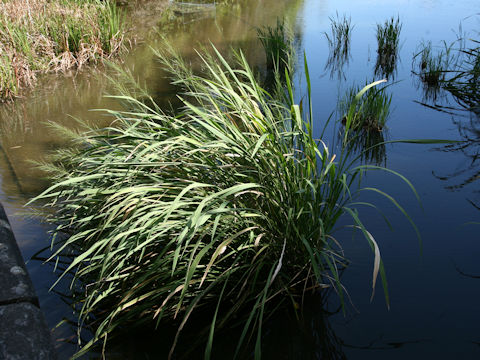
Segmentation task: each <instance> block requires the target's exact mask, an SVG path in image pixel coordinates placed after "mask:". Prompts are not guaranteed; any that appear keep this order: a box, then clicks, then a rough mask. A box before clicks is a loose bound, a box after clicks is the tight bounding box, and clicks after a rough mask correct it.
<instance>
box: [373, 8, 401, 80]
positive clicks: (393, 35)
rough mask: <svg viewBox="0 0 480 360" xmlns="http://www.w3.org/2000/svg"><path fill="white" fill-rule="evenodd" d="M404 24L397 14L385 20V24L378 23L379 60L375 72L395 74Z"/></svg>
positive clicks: (378, 73)
mask: <svg viewBox="0 0 480 360" xmlns="http://www.w3.org/2000/svg"><path fill="white" fill-rule="evenodd" d="M401 30H402V24H401V23H400V18H399V17H398V16H397V18H396V19H395V17H392V18H391V19H389V20H387V21H385V23H384V24H377V61H376V63H375V74H376V75H381V76H385V77H386V78H389V77H390V76H392V75H394V73H395V70H396V67H397V60H398V50H399V48H400V32H401Z"/></svg>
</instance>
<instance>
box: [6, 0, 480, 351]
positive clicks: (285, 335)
mask: <svg viewBox="0 0 480 360" xmlns="http://www.w3.org/2000/svg"><path fill="white" fill-rule="evenodd" d="M164 8H165V2H161V1H139V2H138V3H136V6H135V7H134V8H129V10H128V11H129V12H130V15H129V18H131V19H132V28H133V29H134V30H133V31H134V32H135V33H136V34H137V38H138V41H137V43H136V44H134V45H133V49H132V51H131V52H130V54H129V55H127V56H125V57H124V59H123V62H122V64H121V66H122V67H123V68H126V69H130V70H131V71H132V72H133V74H134V76H135V77H137V78H138V79H139V81H140V83H145V84H146V86H147V88H148V89H149V90H150V92H151V93H152V94H153V95H154V97H155V98H157V99H159V101H161V102H162V103H165V102H167V101H168V100H171V99H172V98H173V97H174V89H173V88H172V87H171V86H170V85H169V84H168V81H167V80H166V79H165V78H164V75H163V73H162V71H161V69H159V66H158V64H157V63H156V62H155V61H154V58H153V55H152V53H151V51H150V49H149V46H155V47H157V46H162V43H163V42H164V41H165V40H164V39H163V38H162V36H165V37H166V39H168V40H169V41H172V42H173V44H174V45H175V47H176V48H177V49H178V50H179V51H181V52H182V53H183V55H184V56H186V57H190V56H193V55H194V51H193V49H194V48H195V47H198V44H199V43H200V44H208V42H209V41H211V42H213V43H214V44H215V46H216V47H217V48H218V49H220V51H222V52H228V49H229V47H230V46H235V47H241V48H242V49H243V50H244V52H245V53H246V54H247V57H248V59H249V60H250V62H251V63H252V64H253V66H255V65H261V64H263V62H264V56H263V52H262V50H261V49H260V44H259V43H258V41H257V39H256V31H255V26H259V25H273V24H274V23H275V22H276V18H277V16H281V17H286V18H287V19H289V20H290V22H291V23H292V24H294V28H295V35H296V40H297V42H296V46H297V51H298V54H299V58H300V60H299V61H298V64H299V65H298V71H297V74H302V72H303V71H302V59H301V56H302V54H303V50H305V51H306V54H307V58H308V61H309V68H310V74H311V79H312V89H313V95H314V107H315V119H318V120H316V121H317V123H316V124H315V126H316V131H317V132H320V131H321V129H322V127H323V124H324V121H325V119H326V118H328V117H329V116H330V115H331V114H332V113H333V112H334V111H335V104H336V103H337V101H338V99H339V98H341V97H342V94H343V93H344V91H345V90H346V89H348V87H349V86H351V85H352V84H353V83H356V84H364V83H365V81H371V80H373V79H378V76H376V75H375V71H374V69H375V61H376V41H375V29H376V23H381V22H384V21H385V20H386V19H388V18H390V17H391V16H396V15H399V16H400V19H401V21H402V24H403V27H402V32H401V48H400V52H399V61H398V63H397V70H396V73H395V76H394V79H393V80H392V79H390V83H391V86H390V88H389V89H390V91H391V92H392V95H393V98H392V115H391V117H390V118H389V120H388V123H387V127H388V130H387V131H386V133H385V137H386V139H392V140H395V139H402V138H403V139H405V138H447V139H453V140H455V139H458V140H462V139H465V138H468V140H469V141H468V143H467V144H468V146H467V147H465V148H444V147H442V146H416V145H406V144H396V145H391V146H387V147H386V148H385V151H384V153H383V154H381V156H382V163H384V164H386V166H387V167H388V168H390V169H392V170H395V171H398V172H400V173H402V174H404V175H405V176H407V177H408V178H409V179H410V180H411V181H412V183H413V184H414V186H415V187H416V189H417V191H418V193H419V195H420V197H421V199H422V206H420V205H419V204H418V202H417V201H416V199H415V196H414V195H413V194H412V192H411V191H410V190H409V189H408V187H407V186H405V184H404V183H403V182H402V181H400V180H399V179H398V178H395V177H392V176H390V175H388V174H383V173H374V174H371V175H369V176H367V178H366V183H365V184H366V185H367V186H375V187H378V188H380V189H382V190H385V191H387V192H388V193H390V194H391V195H392V196H394V197H395V198H396V199H397V200H398V201H399V202H401V204H402V205H403V206H404V207H405V209H406V210H407V211H408V212H409V214H410V215H411V217H412V218H413V219H414V220H415V222H416V223H417V225H418V227H419V230H420V232H421V234H422V243H421V246H420V244H419V241H418V240H417V239H416V237H415V232H414V231H413V230H412V228H411V226H410V224H409V223H408V221H406V220H405V218H404V217H403V215H401V213H400V212H399V211H398V210H396V209H395V207H394V206H393V205H392V204H391V203H390V202H388V201H384V200H382V198H381V197H378V196H376V195H374V194H370V195H369V194H368V193H366V194H365V195H364V198H363V199H362V200H365V201H372V202H375V204H378V205H379V207H380V208H381V209H382V211H383V213H384V214H385V215H386V216H387V217H388V218H389V219H390V220H391V225H392V227H393V231H392V230H391V229H390V227H389V226H388V225H387V224H386V223H385V222H384V221H383V218H382V216H381V215H379V214H378V213H377V212H376V211H374V210H371V209H362V212H361V215H362V219H363V220H364V222H365V224H366V225H367V227H368V228H369V229H370V230H371V232H372V234H373V236H375V238H376V239H377V241H378V242H379V245H380V248H381V251H382V255H383V259H384V263H385V267H386V269H387V276H388V279H389V287H390V302H391V309H390V310H388V309H387V306H386V305H385V301H384V298H383V296H382V290H381V288H380V287H379V286H378V285H377V287H378V288H377V294H376V296H375V297H374V300H373V302H370V295H371V271H372V256H371V252H370V249H369V247H368V246H367V245H366V244H365V242H364V241H363V240H362V239H361V238H360V237H358V236H357V237H355V238H352V237H351V235H350V234H349V233H348V232H343V231H339V232H338V233H336V234H335V236H336V237H337V239H338V240H339V241H341V242H342V244H343V246H344V250H345V255H346V257H347V258H349V259H351V264H350V266H349V268H348V269H347V271H345V273H344V275H343V278H342V280H343V282H344V284H345V286H346V288H347V289H348V291H349V295H350V298H351V299H352V303H351V304H348V305H347V307H346V314H345V315H344V314H342V313H341V312H340V313H338V312H337V310H338V302H336V301H335V299H336V298H337V297H336V296H335V294H333V296H331V297H329V298H328V299H327V300H328V301H327V304H325V302H326V300H325V299H322V300H320V299H315V298H312V299H309V300H308V301H307V303H306V305H307V306H306V310H305V314H304V318H303V320H304V321H303V322H302V323H301V325H300V326H299V325H298V322H297V320H296V319H294V318H292V319H289V318H281V319H274V320H273V321H272V323H271V324H270V325H269V327H268V331H267V333H268V334H267V336H266V338H265V357H266V358H272V359H317V358H326V359H336V358H349V359H363V358H369V359H372V358H373V359H385V358H388V359H405V358H419V357H420V356H421V357H423V358H438V359H450V358H453V357H455V356H456V357H458V358H462V359H475V358H479V357H480V346H479V345H478V344H479V343H480V331H479V328H478V324H479V323H480V312H479V311H478V304H479V303H480V282H479V281H480V280H478V279H476V278H475V277H472V276H467V275H468V274H473V275H480V266H479V264H478V258H479V256H480V245H479V244H480V243H479V241H478V240H479V238H478V235H477V234H478V226H479V225H476V226H477V227H475V225H466V223H468V222H471V221H478V218H479V215H480V213H479V212H478V209H477V208H476V207H475V206H473V205H472V203H473V204H477V205H478V204H479V203H480V198H479V195H478V181H476V179H477V178H478V167H477V162H478V161H477V157H478V148H479V147H478V144H479V143H480V136H478V133H479V132H478V129H479V128H480V125H479V124H480V120H479V118H478V116H476V115H475V114H472V113H469V112H465V111H460V112H454V113H453V114H447V113H442V112H438V111H435V110H432V109H431V108H429V107H426V106H423V105H421V104H420V103H421V102H424V97H425V96H424V94H423V93H422V89H421V87H420V86H419V84H418V79H416V78H415V76H414V75H412V73H411V70H412V56H413V54H414V53H415V52H416V51H418V46H419V44H420V43H421V42H422V41H429V40H430V41H432V42H433V43H434V44H439V43H440V41H442V40H446V41H451V40H453V39H455V33H454V31H453V30H454V29H458V25H459V23H460V21H462V22H463V29H464V30H468V31H470V30H475V29H477V30H478V23H479V22H478V20H477V17H472V15H474V14H476V13H478V4H477V1H472V0H462V1H447V0H423V1H413V0H388V1H377V0H362V1H354V2H353V1H351V0H337V1H328V0H304V1H300V0H298V1H286V0H276V1H274V0H263V1H259V0H243V1H238V2H231V3H229V4H227V5H226V6H217V8H216V11H204V12H201V13H196V14H190V15H184V16H179V17H177V18H176V20H174V21H173V20H172V21H166V22H160V19H161V18H162V16H165V15H162V14H165V13H163V12H162V10H163V9H164ZM337 11H338V13H339V14H346V15H347V16H351V18H352V24H354V26H355V27H354V31H353V35H352V40H351V41H352V42H351V44H352V47H351V59H350V61H349V62H348V64H346V65H345V67H344V69H343V70H344V74H343V75H344V76H340V77H338V76H336V75H335V76H333V77H331V76H330V69H328V67H326V62H327V57H328V46H327V42H326V40H325V38H324V35H323V32H325V31H329V30H330V21H329V17H335V13H336V12H337ZM176 14H178V11H177V12H176ZM171 15H172V16H173V15H175V14H171ZM108 72H109V70H108V69H106V68H105V67H102V66H98V67H97V68H85V69H83V70H81V71H79V72H76V73H72V74H68V75H67V76H64V75H48V76H45V77H44V78H43V79H41V82H40V85H39V87H38V88H37V89H36V90H34V91H32V92H31V93H30V94H28V96H27V97H26V98H25V99H20V100H18V101H16V102H15V103H13V104H9V105H3V106H1V107H0V138H1V146H2V148H1V149H0V177H1V186H0V190H1V191H0V201H1V202H2V203H3V204H4V205H5V207H6V210H7V212H8V214H9V216H10V219H11V221H12V225H13V228H14V231H15V234H16V236H17V239H18V241H19V244H20V246H21V248H22V251H23V254H24V257H25V259H29V258H30V257H31V256H32V255H33V254H34V253H35V252H36V251H38V250H39V249H41V248H42V247H44V246H46V245H48V236H47V231H48V226H47V225H46V224H43V223H42V222H41V221H39V220H32V219H28V218H24V217H21V216H17V215H15V214H16V213H17V212H19V211H21V210H22V209H23V205H24V204H25V202H26V201H27V200H28V199H29V198H30V197H31V196H34V195H35V194H37V193H38V192H39V191H41V190H42V189H43V188H44V187H45V186H46V185H47V183H46V182H45V181H43V180H42V179H41V177H42V173H41V172H39V171H38V170H36V169H35V167H34V166H33V165H32V164H31V162H32V161H41V160H42V159H43V158H44V157H45V156H46V154H47V153H48V152H50V151H51V150H53V149H56V148H59V147H62V146H64V145H65V144H66V136H65V135H61V134H59V133H58V131H54V130H52V126H51V125H48V124H46V123H47V122H53V123H56V124H61V125H64V126H66V127H69V128H71V129H76V128H78V122H76V121H74V120H73V118H79V119H82V120H83V121H85V122H87V123H89V124H90V125H94V126H98V127H102V126H106V125H108V124H109V121H110V119H109V118H107V117H105V116H103V115H101V114H99V113H97V112H91V111H90V109H98V108H107V107H108V108H112V107H114V108H115V107H118V104H116V102H115V101H114V100H112V99H108V98H104V97H103V94H105V93H114V92H115V90H114V89H113V88H112V87H111V86H110V85H109V84H108V82H107V81H106V80H105V77H104V76H103V75H104V74H105V73H108ZM297 83H298V84H299V88H301V87H302V86H303V85H304V81H302V80H301V77H300V76H299V77H298V79H297ZM437 102H439V103H441V104H443V105H447V106H451V105H452V104H454V100H453V99H451V98H448V96H447V97H446V98H443V99H441V100H438V101H437ZM427 105H430V106H432V105H435V104H431V103H430V104H427ZM334 117H335V115H334ZM330 130H332V131H333V130H334V126H333V125H332V127H331V128H330ZM335 138H336V134H335V133H334V132H332V133H331V134H329V135H328V136H327V138H326V139H325V141H327V142H328V143H333V142H334V140H335ZM23 210H24V209H23ZM28 210H32V209H31V208H27V211H28ZM27 266H28V268H29V271H30V273H31V275H32V278H33V281H34V284H35V286H36V289H37V291H38V293H39V296H40V302H41V305H42V308H43V309H44V311H45V312H46V314H47V319H48V322H49V324H50V326H51V327H52V328H53V327H54V326H55V325H56V324H57V323H58V322H59V321H60V320H61V319H63V318H71V316H70V314H71V310H70V309H69V307H68V306H67V305H66V304H64V303H63V301H62V298H61V297H60V296H58V295H57V294H55V293H53V292H48V288H49V287H50V285H51V284H52V283H53V281H54V280H55V279H56V276H55V275H54V274H52V269H51V268H50V267H48V266H42V265H41V263H40V262H39V261H30V262H29V263H28V264H27ZM465 274H467V275H465ZM325 306H327V307H328V308H329V310H331V312H332V313H333V314H328V313H325V312H323V311H321V310H322V308H323V307H325ZM54 336H55V338H56V339H58V340H64V339H69V338H74V331H73V327H70V326H68V325H62V326H60V327H59V328H58V329H57V330H55V331H54ZM155 341H157V340H155ZM225 342H228V339H226V341H224V342H222V341H219V344H218V346H220V347H222V346H225V344H224V343H225ZM58 344H59V349H60V353H61V357H67V356H68V354H69V353H71V351H72V348H73V346H68V345H66V344H65V341H59V342H58ZM143 345H145V344H143ZM143 345H137V347H135V345H132V346H130V348H128V349H126V350H125V352H124V353H120V355H119V356H118V358H127V359H136V358H140V357H139V356H140V355H139V351H138V346H143ZM156 358H162V357H158V356H157V357H156ZM220 358H222V357H221V356H220Z"/></svg>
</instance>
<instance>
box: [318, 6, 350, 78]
mask: <svg viewBox="0 0 480 360" xmlns="http://www.w3.org/2000/svg"><path fill="white" fill-rule="evenodd" d="M329 19H330V34H328V33H326V32H325V33H324V35H325V38H326V39H327V42H328V49H329V53H328V59H327V64H326V66H325V67H326V68H329V69H330V76H331V77H333V76H334V74H337V75H338V77H339V78H342V77H344V74H343V67H344V66H345V65H346V64H348V62H349V60H350V40H351V37H352V31H353V28H354V25H352V21H351V18H350V17H348V18H347V16H346V15H343V17H340V16H339V15H338V13H337V16H336V18H333V17H331V18H329Z"/></svg>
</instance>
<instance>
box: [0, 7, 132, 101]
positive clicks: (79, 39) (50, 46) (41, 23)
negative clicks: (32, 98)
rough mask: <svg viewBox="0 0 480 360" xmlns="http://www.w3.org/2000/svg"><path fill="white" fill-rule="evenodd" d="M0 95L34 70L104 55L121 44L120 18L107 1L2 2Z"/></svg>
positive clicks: (31, 80) (16, 90) (30, 79)
mask: <svg viewBox="0 0 480 360" xmlns="http://www.w3.org/2000/svg"><path fill="white" fill-rule="evenodd" d="M0 19H1V21H0V99H4V100H5V99H10V98H12V97H15V96H18V95H19V94H20V91H21V90H22V89H23V88H27V87H29V86H32V85H33V84H35V82H36V78H37V75H38V74H39V73H42V72H47V71H65V70H67V69H70V68H73V67H81V66H83V65H84V64H86V63H89V62H95V61H98V60H99V59H102V58H108V57H110V56H111V55H112V54H115V53H117V52H118V51H119V50H120V49H122V47H123V42H124V37H123V36H124V21H123V17H122V14H121V13H120V11H119V9H118V8H117V6H116V4H115V2H114V1H111V0H105V1H100V0H6V1H5V0H4V1H2V2H0Z"/></svg>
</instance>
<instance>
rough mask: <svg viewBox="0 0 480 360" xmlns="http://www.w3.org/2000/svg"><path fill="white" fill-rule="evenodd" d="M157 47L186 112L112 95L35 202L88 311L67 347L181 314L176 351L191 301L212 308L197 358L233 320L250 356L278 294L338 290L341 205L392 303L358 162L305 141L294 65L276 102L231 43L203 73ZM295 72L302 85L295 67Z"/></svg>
mask: <svg viewBox="0 0 480 360" xmlns="http://www.w3.org/2000/svg"><path fill="white" fill-rule="evenodd" d="M157 55H158V56H159V58H160V59H161V61H162V63H163V65H164V66H165V68H166V69H167V71H169V72H170V73H171V75H172V77H173V81H174V83H176V84H177V85H178V86H180V87H181V88H182V89H183V93H182V94H181V95H180V98H181V101H182V104H183V110H182V111H180V112H178V113H177V114H176V115H174V116H172V115H168V114H165V113H164V112H162V110H161V109H160V108H158V106H156V104H155V102H154V101H153V100H151V99H150V100H148V99H147V101H140V100H137V99H135V98H133V97H129V96H126V95H122V96H121V97H120V98H119V100H121V101H123V102H125V103H126V105H127V109H126V110H125V111H112V110H107V112H108V113H109V114H110V115H112V116H113V117H114V118H115V125H116V126H115V127H112V128H108V129H105V130H101V131H98V130H96V131H94V130H92V131H90V132H87V133H86V134H82V135H79V136H77V138H76V142H75V145H76V146H75V147H74V148H73V149H72V150H69V151H67V152H65V151H64V152H63V153H61V154H60V156H59V157H58V159H60V161H59V163H58V164H57V165H58V167H57V171H56V173H54V185H52V186H51V187H50V188H49V189H48V190H46V191H45V192H44V193H42V194H41V195H39V196H38V197H37V198H36V199H35V200H36V201H38V200H47V201H48V202H49V205H50V206H52V207H56V208H57V211H56V212H54V213H53V214H52V216H51V218H50V221H52V222H54V223H56V224H57V228H56V230H55V233H54V236H53V239H52V245H53V246H54V249H55V253H54V255H53V256H52V259H55V258H56V257H58V256H62V255H63V254H69V252H71V251H74V253H75V259H74V260H73V262H72V263H71V264H70V265H69V266H68V268H67V269H66V270H65V273H64V274H72V275H73V277H74V280H73V284H74V285H73V286H76V285H78V284H83V286H84V289H85V291H84V293H83V294H84V296H83V297H82V299H81V301H80V305H81V306H82V309H81V312H80V321H79V326H80V327H81V326H82V324H84V323H85V322H87V321H88V319H90V318H92V317H94V318H95V319H96V322H97V328H96V333H95V336H94V338H93V339H92V340H91V341H90V342H88V343H87V344H83V347H82V349H81V350H80V351H79V353H78V354H77V356H80V355H81V354H84V353H86V352H87V351H88V350H89V349H90V348H91V347H92V345H93V344H94V343H96V342H97V341H106V340H107V337H109V336H110V337H111V336H112V334H113V333H114V330H115V329H118V328H121V327H124V326H142V325H143V324H146V323H152V322H153V323H156V324H157V325H158V326H161V325H162V324H163V323H171V322H174V323H175V321H177V322H176V323H177V326H178V331H177V335H176V338H175V340H174V342H173V344H172V350H171V352H170V356H173V354H174V348H175V344H176V342H177V340H178V337H179V336H180V334H181V332H182V329H183V328H184V326H185V324H188V322H189V319H191V317H192V314H195V313H198V312H202V314H204V315H205V314H209V315H210V321H209V323H208V324H206V330H205V332H204V333H203V335H204V336H205V343H206V345H205V358H207V359H208V358H210V356H211V353H212V351H213V345H214V338H215V334H216V333H217V332H218V331H220V330H221V329H222V328H223V327H225V326H231V324H233V323H235V324H240V326H241V331H240V335H239V338H237V339H235V340H234V341H235V342H237V351H236V354H235V355H234V356H233V357H234V358H236V357H238V354H239V352H240V350H241V349H242V346H243V345H244V344H245V343H246V342H248V339H253V342H254V345H255V350H254V356H255V358H257V359H259V358H260V357H261V349H262V344H261V340H262V326H263V324H264V321H265V320H266V317H267V315H271V314H272V312H273V311H275V309H276V308H277V306H279V304H281V303H288V302H291V303H293V304H294V305H295V304H297V303H299V300H300V299H301V297H302V293H303V292H304V291H305V289H307V288H314V289H319V288H322V287H335V288H336V290H337V292H338V294H339V296H340V299H341V301H342V302H343V297H344V292H343V290H342V286H341V284H340V279H339V269H340V268H341V267H342V266H343V264H344V260H343V257H342V253H341V250H340V247H339V246H340V244H339V239H335V238H334V231H335V229H336V224H337V222H338V220H339V219H340V217H342V216H347V217H350V219H351V222H352V226H353V228H355V229H358V230H360V232H361V233H363V235H364V236H365V238H366V240H367V242H368V243H369V244H370V246H371V247H372V250H373V251H374V254H375V256H374V271H373V284H372V286H373V289H374V288H375V282H376V279H377V275H378V274H379V273H380V274H381V277H382V280H383V281H382V284H383V286H384V289H385V294H386V298H387V302H388V293H387V292H386V282H385V278H384V271H383V265H382V262H381V259H380V251H379V248H378V246H377V243H376V242H375V240H374V238H373V236H372V235H371V234H370V233H369V232H368V231H367V230H366V229H365V227H364V226H363V224H362V222H361V221H360V218H359V213H358V210H357V209H356V204H355V199H356V197H357V194H358V191H359V190H360V184H359V181H360V178H361V175H362V173H363V172H364V171H366V170H368V168H369V167H368V166H355V165H353V164H354V162H352V159H351V158H350V157H349V154H348V152H344V151H342V152H340V153H338V154H333V153H332V152H331V151H330V149H329V148H328V147H327V146H326V144H325V143H324V142H323V141H322V140H321V139H315V138H314V136H313V121H314V119H313V113H312V111H311V109H312V102H311V94H310V86H309V85H308V94H307V96H306V98H305V101H306V102H307V103H308V104H309V105H308V106H307V107H306V110H305V114H303V113H302V111H301V109H300V106H299V105H298V104H296V103H295V100H294V99H295V95H294V93H293V89H292V86H291V81H292V79H291V77H290V76H287V77H286V82H285V84H286V85H285V86H286V88H285V91H286V92H287V94H288V95H287V96H288V98H287V99H286V101H279V100H278V99H277V98H275V97H272V96H270V95H269V94H268V92H266V91H265V90H264V89H263V88H262V87H261V86H260V85H259V83H258V81H257V79H256V77H255V76H254V74H253V72H252V70H251V68H250V67H249V65H248V63H247V61H246V59H245V57H244V56H243V55H242V53H236V55H235V58H236V62H235V64H234V65H230V64H229V63H228V62H227V61H226V60H225V58H223V57H222V56H221V55H220V54H219V53H218V52H217V51H216V50H215V49H214V50H213V54H212V55H207V54H203V55H200V58H201V61H202V62H203V64H204V69H205V72H204V73H203V74H202V76H199V75H196V74H194V73H193V72H192V70H191V69H190V68H189V67H188V66H186V65H185V63H184V62H183V61H182V59H181V58H180V57H179V56H178V55H176V54H173V53H168V52H167V53H157ZM305 71H306V78H307V84H310V79H309V77H308V66H307V64H306V63H305ZM287 73H289V74H291V72H287ZM73 136H75V134H73ZM50 169H51V167H50ZM408 184H409V183H408ZM409 186H410V184H409ZM363 190H366V191H374V192H376V193H380V194H382V192H381V191H380V190H377V189H373V188H367V189H363ZM387 197H388V196H387ZM388 198H389V197H388ZM393 203H394V204H395V205H397V206H399V205H398V203H397V202H395V201H393ZM399 208H400V210H401V211H402V212H404V211H403V209H402V208H401V207H399ZM65 235H68V236H65ZM372 296H373V294H372ZM200 335H202V334H200ZM200 335H199V336H200Z"/></svg>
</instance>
